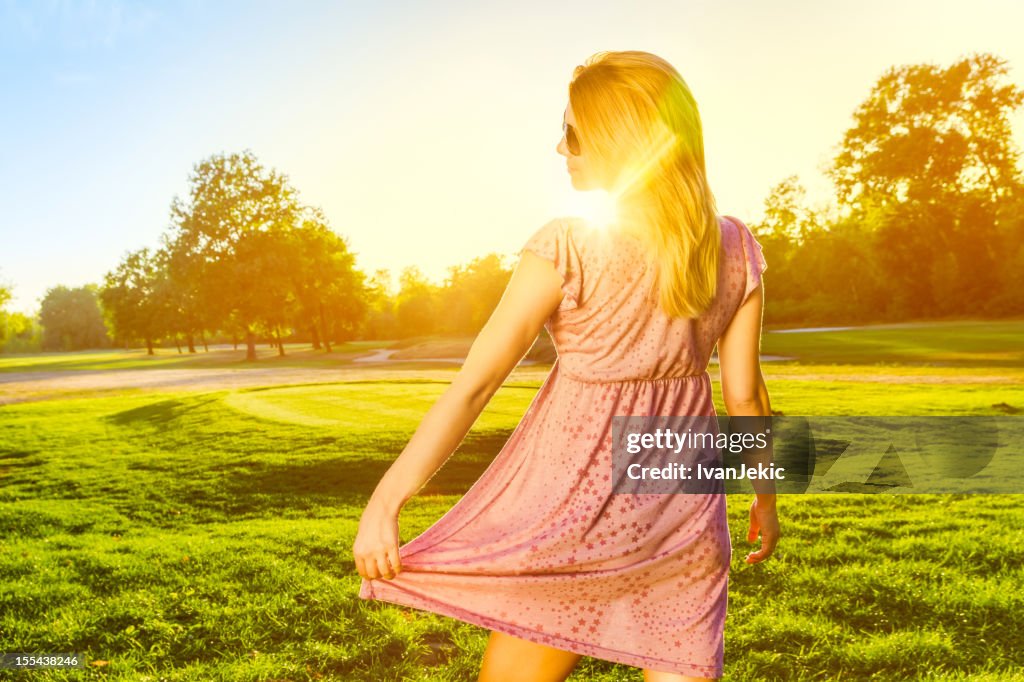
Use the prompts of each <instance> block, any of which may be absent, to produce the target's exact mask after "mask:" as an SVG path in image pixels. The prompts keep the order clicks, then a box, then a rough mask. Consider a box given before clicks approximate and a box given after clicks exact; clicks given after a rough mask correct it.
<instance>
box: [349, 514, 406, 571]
mask: <svg viewBox="0 0 1024 682" xmlns="http://www.w3.org/2000/svg"><path fill="white" fill-rule="evenodd" d="M352 555H353V556H354V557H355V560H356V570H357V571H359V575H361V576H362V577H364V578H366V579H367V580H379V579H380V578H384V579H385V580H390V579H391V578H394V577H395V576H396V575H398V574H399V572H400V571H401V570H402V561H401V557H400V556H399V554H398V512H390V511H387V510H386V509H385V508H384V507H383V506H382V505H379V504H377V503H375V502H374V500H372V499H371V500H370V503H369V504H367V505H366V509H364V510H363V516H362V518H361V519H360V520H359V531H358V533H357V534H356V540H355V542H354V543H353V544H352Z"/></svg>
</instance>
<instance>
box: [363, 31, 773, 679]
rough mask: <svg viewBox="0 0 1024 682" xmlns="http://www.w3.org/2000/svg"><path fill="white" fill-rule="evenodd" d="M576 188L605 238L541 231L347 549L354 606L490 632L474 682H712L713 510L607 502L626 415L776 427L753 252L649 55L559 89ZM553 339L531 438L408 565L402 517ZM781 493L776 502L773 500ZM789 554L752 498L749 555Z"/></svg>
mask: <svg viewBox="0 0 1024 682" xmlns="http://www.w3.org/2000/svg"><path fill="white" fill-rule="evenodd" d="M563 131H564V134H563V137H562V139H561V140H560V141H559V143H558V147H557V151H558V153H559V154H561V155H563V156H564V157H565V158H566V165H567V167H568V172H569V174H570V177H571V178H572V184H573V187H575V188H576V189H578V190H592V189H597V188H602V189H606V190H608V191H609V192H610V193H611V194H612V196H613V197H615V198H616V199H617V203H618V207H619V216H618V219H617V220H616V221H615V223H614V224H613V225H611V226H610V227H607V228H605V229H598V228H597V227H596V226H592V225H589V224H587V223H586V222H584V221H582V220H579V219H575V218H566V219H556V220H552V221H551V222H549V223H547V224H546V225H544V226H543V227H541V228H540V229H539V230H537V231H536V232H535V233H534V235H533V236H532V237H531V238H530V239H529V241H528V242H527V243H526V245H525V247H524V248H523V249H522V251H521V254H522V256H521V258H520V261H519V263H518V265H517V267H516V269H515V271H514V273H513V275H512V278H511V280H510V282H509V284H508V288H507V289H506V291H505V293H504V295H503V297H502V299H501V301H500V302H499V303H498V305H497V308H496V309H495V311H494V313H493V314H492V316H491V318H490V319H489V320H488V322H487V324H486V325H485V327H484V328H483V330H482V331H481V332H480V334H479V336H478V337H477V338H476V340H475V342H474V343H473V346H472V348H471V349H470V352H469V356H468V357H467V359H466V362H465V364H464V365H463V367H462V369H461V371H460V372H459V373H458V375H457V376H456V377H455V379H454V380H453V382H452V384H451V386H450V387H449V388H448V389H447V391H446V392H445V393H444V395H442V396H441V397H440V398H439V399H438V401H437V403H436V404H435V405H434V406H433V407H432V408H431V409H430V410H429V411H428V412H427V414H426V416H425V417H424V419H423V422H422V423H421V425H420V427H419V428H418V429H417V431H416V433H415V434H414V435H413V437H412V439H411V440H410V442H409V444H408V445H407V446H406V448H405V450H404V451H403V452H402V454H401V455H400V456H399V457H398V459H397V460H396V461H395V462H394V464H393V465H392V466H391V468H390V469H389V470H388V471H387V473H386V474H385V475H384V476H383V478H382V479H381V481H380V483H379V484H378V486H377V488H376V489H375V490H374V493H373V495H372V496H371V499H370V501H369V503H368V504H367V507H366V509H365V511H364V513H363V515H362V519H361V520H360V524H359V531H358V535H357V537H356V540H355V543H354V545H353V554H354V557H355V562H356V567H357V570H358V571H359V574H360V575H361V576H362V577H363V578H364V580H363V583H362V586H361V589H360V593H359V595H360V597H362V598H364V599H379V600H381V601H387V602H391V603H395V604H402V605H406V606H411V607H415V608H419V609H423V610H427V611H432V612H435V613H440V614H444V615H449V616H452V617H455V618H458V619H460V620H463V621H466V622H469V623H474V624H477V625H480V626H483V627H486V628H488V629H490V630H491V631H492V632H491V635H490V639H489V641H488V645H487V649H486V652H485V654H484V657H483V662H482V666H481V670H480V675H479V681H480V682H493V681H497V680H500V681H502V682H509V681H519V680H522V681H527V680H528V681H529V682H547V681H549V680H550V681H555V680H564V679H565V678H566V677H567V676H568V675H569V674H570V673H571V671H572V670H573V668H574V667H575V665H576V662H577V661H578V660H579V658H580V657H581V656H582V655H590V656H594V657H597V658H603V659H605V660H610V661H615V662H619V663H624V664H626V665H633V666H637V667H640V668H642V669H643V670H644V679H645V680H647V681H648V682H652V681H668V680H673V681H677V680H693V679H712V678H717V677H719V676H721V674H722V659H723V641H724V638H723V629H724V625H725V614H726V600H727V591H728V590H727V587H728V573H729V563H730V560H731V557H732V547H731V543H730V537H729V529H728V523H727V519H726V504H725V496H724V495H722V494H678V495H657V494H655V495H629V494H615V493H613V491H612V486H611V483H610V480H609V479H610V474H611V469H612V462H611V455H610V451H611V418H612V416H614V415H714V414H715V408H714V405H713V402H712V396H711V379H710V376H709V374H708V372H707V366H708V362H709V360H710V357H711V352H712V350H713V348H714V346H715V344H716V342H717V345H718V351H719V353H718V354H719V362H720V365H721V375H722V391H723V397H724V401H725V405H726V408H727V410H728V412H729V414H730V415H762V416H764V415H769V414H770V413H771V412H770V406H769V400H768V393H767V390H766V389H765V384H764V378H763V376H762V374H761V370H760V365H759V362H758V352H759V341H760V333H761V311H762V301H763V299H762V293H761V286H760V282H761V272H762V271H763V270H764V269H765V263H764V260H763V258H762V256H761V251H760V245H759V244H757V242H756V240H755V239H754V237H753V235H752V234H751V233H750V231H749V230H748V229H747V227H746V226H745V225H743V223H741V222H740V221H738V220H735V219H727V218H724V217H722V218H720V217H719V216H718V215H717V212H716V209H715V202H714V198H713V196H712V193H711V190H710V188H709V187H708V184H707V180H706V177H705V165H704V149H703V136H702V130H701V122H700V117H699V115H698V112H697V106H696V103H695V102H694V99H693V96H692V95H691V93H690V90H689V88H688V87H687V85H686V83H685V82H684V81H683V79H682V77H681V76H680V75H679V73H678V72H677V71H676V70H675V69H674V68H673V67H672V66H671V65H670V64H668V63H667V62H666V61H664V60H663V59H661V58H659V57H657V56H655V55H652V54H649V53H646V52H636V51H627V52H600V53H597V54H595V55H593V56H592V57H590V58H589V59H588V60H587V61H586V63H585V64H584V65H582V66H578V67H577V68H576V70H575V72H574V74H573V79H572V82H571V83H570V84H569V102H568V106H567V107H566V109H565V118H564V121H563ZM542 327H546V328H547V329H548V331H549V332H550V333H551V336H552V339H553V341H554V344H555V347H556V349H557V351H558V359H557V360H556V362H555V364H554V366H553V367H552V369H551V372H550V373H549V374H548V376H547V379H546V380H545V382H544V384H543V386H542V387H541V389H540V391H538V393H537V395H536V396H535V398H534V400H533V402H532V403H531V404H530V407H529V409H528V410H527V412H526V414H525V415H524V416H523V419H522V421H521V422H520V424H519V426H518V427H517V428H516V430H515V431H514V432H513V434H512V435H511V437H510V438H509V440H508V442H507V443H506V444H505V447H504V448H503V449H502V451H501V452H500V453H499V454H498V455H497V456H496V457H495V459H494V461H493V462H492V463H491V465H490V466H489V467H488V468H487V470H486V471H485V472H484V473H483V474H482V475H481V477H480V479H479V480H478V481H477V482H476V483H475V484H474V485H473V487H472V488H471V489H470V490H469V491H468V492H467V493H466V495H465V496H464V497H463V498H462V499H461V500H459V502H458V503H457V504H456V505H455V506H454V507H453V508H452V509H451V510H449V512H448V513H447V514H445V515H444V516H443V517H442V518H441V519H440V520H439V521H438V522H437V523H435V524H434V525H433V526H431V527H430V528H429V529H427V530H426V531H425V532H424V533H423V534H421V535H420V536H419V537H417V538H415V539H413V540H412V541H411V542H409V543H407V544H405V545H403V546H402V547H399V546H398V538H399V535H398V521H397V519H398V513H399V510H400V509H401V507H402V505H403V504H404V503H405V502H406V501H407V500H408V499H409V498H410V497H411V496H412V495H413V494H415V493H416V491H417V490H419V489H420V487H421V486H422V485H423V484H424V483H425V482H426V481H427V480H428V479H429V478H430V477H431V476H432V475H433V474H434V472H435V471H436V470H437V469H439V468H440V466H441V465H442V464H443V463H444V461H445V460H446V459H447V458H448V457H449V456H450V455H451V454H452V452H453V451H454V450H455V448H456V447H457V446H458V445H459V443H460V442H461V441H462V439H463V437H464V436H465V434H466V433H467V432H468V430H469V428H470V426H472V424H473V423H474V422H475V421H476V419H477V417H478V415H479V414H480V412H481V411H482V410H483V408H484V407H485V406H486V405H487V402H488V400H489V399H490V398H491V396H492V395H494V393H495V391H497V390H498V388H499V387H500V386H501V384H502V382H503V381H504V379H505V378H506V377H507V376H508V374H509V372H510V371H511V370H512V369H513V368H514V367H515V366H516V364H517V363H518V362H519V360H520V359H521V358H522V357H523V355H524V354H525V353H526V352H527V351H528V350H529V349H530V347H531V345H532V344H533V342H534V341H535V340H536V338H537V335H538V333H539V332H540V330H541V328H542ZM772 490H774V489H772ZM758 534H760V535H761V548H760V549H759V550H758V551H755V552H752V553H750V554H748V555H747V557H746V561H747V563H757V562H760V561H763V560H765V559H767V558H768V557H769V556H770V555H771V553H772V551H773V550H774V547H775V544H776V542H777V539H778V537H779V525H778V519H777V516H776V512H775V495H774V493H773V492H772V493H758V494H756V495H755V499H754V501H753V503H752V505H751V508H750V530H749V532H748V536H747V537H748V541H750V542H754V541H755V540H756V539H757V536H758Z"/></svg>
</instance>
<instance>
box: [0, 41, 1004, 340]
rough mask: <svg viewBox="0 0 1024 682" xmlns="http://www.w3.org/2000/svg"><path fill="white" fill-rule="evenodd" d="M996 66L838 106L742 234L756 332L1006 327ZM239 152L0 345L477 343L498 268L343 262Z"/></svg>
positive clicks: (893, 85) (972, 62) (12, 328)
mask: <svg viewBox="0 0 1024 682" xmlns="http://www.w3.org/2000/svg"><path fill="white" fill-rule="evenodd" d="M1006 76H1007V65H1006V62H1005V61H1004V60H1002V59H1000V58H998V57H995V56H993V55H990V54H985V53H982V54H972V55H970V56H967V57H964V58H962V59H960V60H959V61H957V62H955V63H954V64H952V65H950V66H948V67H945V68H943V67H940V66H937V65H934V64H914V65H907V66H901V67H893V68H891V69H889V70H888V71H887V72H886V73H885V74H883V76H882V77H881V78H880V79H879V80H878V81H877V82H876V83H875V85H874V87H873V88H872V90H871V92H870V93H869V95H868V97H867V98H866V99H865V100H864V101H863V102H862V103H861V105H860V106H859V107H858V108H857V109H856V110H855V112H854V115H853V120H854V125H853V126H852V127H851V128H849V129H848V130H847V131H846V132H845V134H844V135H843V138H842V142H841V144H840V145H839V147H838V150H837V151H836V153H835V155H834V157H833V159H832V161H831V163H830V166H829V167H828V169H827V173H828V175H829V177H830V178H831V180H832V181H833V183H834V185H835V197H834V200H833V201H832V202H831V203H830V204H828V205H826V206H824V207H813V208H812V207H810V206H808V204H807V202H806V190H805V189H804V187H803V185H802V184H801V183H800V180H799V178H798V177H796V176H789V177H787V178H785V179H783V180H782V181H781V182H779V183H778V184H777V185H776V186H774V187H773V188H772V189H771V191H770V192H769V195H768V197H767V199H766V200H765V212H764V214H765V215H764V219H763V220H761V221H760V222H752V223H751V227H752V229H753V230H754V233H755V235H757V237H758V239H759V240H760V242H761V244H762V246H763V247H764V255H765V259H766V261H767V262H768V264H769V271H768V273H766V275H765V283H766V301H767V302H766V306H765V314H764V320H765V324H766V325H790V324H821V323H837V322H842V323H850V322H885V321H897V320H909V319H918V320H922V319H934V318H950V317H964V316H967V317H1003V316H1014V315H1021V314H1024V296H1022V295H1021V293H1020V292H1021V291H1022V290H1024V210H1022V209H1024V183H1022V178H1021V170H1020V166H1019V159H1020V152H1019V150H1017V149H1016V147H1015V146H1014V144H1013V141H1012V130H1011V126H1010V116H1011V115H1012V113H1013V112H1014V111H1015V110H1016V109H1017V108H1019V107H1020V105H1021V104H1022V102H1024V90H1021V89H1020V88H1018V87H1017V86H1015V85H1014V84H1012V83H1008V82H1006ZM297 196H298V195H297V192H296V190H295V189H294V188H293V187H291V185H290V184H289V183H288V180H287V178H286V177H285V176H284V175H282V174H280V173H279V172H277V171H275V170H273V169H268V168H266V167H264V166H263V165H262V164H261V163H260V162H259V161H258V160H257V159H256V158H255V156H253V155H252V153H250V152H243V153H237V154H229V155H224V154H222V155H215V156H212V157H210V158H208V159H206V160H204V161H202V162H201V163H199V164H197V166H196V167H195V168H194V172H193V174H192V176H191V177H190V189H189V195H188V197H187V198H186V199H184V200H180V199H178V198H177V197H176V198H175V199H174V201H173V202H172V207H171V226H170V229H169V230H168V232H166V233H165V234H164V235H163V237H162V238H161V242H162V245H161V247H160V248H158V249H149V248H144V249H140V250H138V251H134V252H130V253H128V254H126V255H125V256H124V258H123V260H122V261H121V263H120V264H119V265H118V267H117V268H116V269H115V270H113V271H112V272H109V273H107V275H106V277H105V278H104V282H103V283H102V285H89V286H86V287H79V288H77V289H68V288H66V287H55V288H53V289H51V290H50V291H48V292H47V295H46V297H45V298H44V300H43V302H42V306H41V309H40V314H39V316H38V318H37V319H33V318H30V317H28V316H25V315H21V314H18V313H4V312H3V306H4V303H5V302H6V301H7V300H8V299H9V294H10V292H9V288H5V287H3V286H2V285H0V349H4V350H6V351H8V352H18V351H26V350H32V349H33V346H34V345H37V346H41V347H42V348H43V349H58V350H60V349H64V350H70V349H77V348H87V347H101V346H103V345H110V344H118V345H133V344H140V345H144V346H146V347H147V348H149V349H150V352H152V348H153V346H154V344H159V343H161V342H168V341H170V342H171V343H176V344H179V345H183V346H185V347H187V348H188V350H189V351H190V352H194V351H195V345H196V342H197V339H198V340H199V341H200V342H205V341H206V340H207V339H208V338H215V339H218V340H220V341H224V340H225V339H230V340H232V341H235V342H236V343H237V342H238V341H239V340H241V341H244V342H245V344H246V346H247V349H248V352H247V357H249V358H255V344H256V342H257V340H258V339H262V340H268V339H269V340H270V341H271V342H272V343H274V344H275V345H276V346H277V348H278V349H279V353H281V354H284V341H303V342H307V341H308V342H309V343H311V344H312V346H313V347H314V348H318V349H319V348H323V349H325V350H327V351H330V350H331V346H332V344H336V343H341V342H344V341H347V340H352V339H396V338H406V337H410V336H421V335H431V334H452V335H470V334H475V333H477V332H478V331H479V330H480V329H481V328H482V327H483V324H484V323H485V322H486V320H487V318H488V317H489V315H490V313H491V311H492V310H493V309H494V307H495V305H496V304H497V302H498V300H499V299H500V298H501V294H502V292H503V291H504V288H505V286H506V285H507V283H508V280H509V278H510V276H511V270H510V268H509V267H507V266H506V265H505V264H504V262H503V260H504V259H503V257H502V256H500V255H498V254H493V253H492V254H488V255H487V256H484V257H482V258H477V259H475V260H473V261H472V262H471V263H469V264H467V265H464V266H454V267H451V268H449V276H448V278H447V279H446V281H445V282H444V283H443V284H442V285H440V286H439V285H435V284H433V283H431V282H430V281H428V280H427V279H426V278H425V277H424V276H423V274H422V273H421V272H420V270H419V269H418V268H416V267H415V266H411V267H408V268H406V269H405V270H403V271H402V273H401V275H400V277H399V287H398V293H397V294H395V295H391V294H390V293H389V292H390V291H391V286H390V285H391V282H390V273H388V272H387V271H386V270H378V271H376V272H375V273H374V274H373V275H372V276H368V275H366V274H365V273H363V272H362V271H361V270H360V269H359V268H357V267H356V265H355V257H354V254H353V253H352V252H351V251H350V250H349V248H348V244H347V242H346V240H345V239H344V238H342V237H341V236H339V235H338V234H336V233H335V232H334V231H333V230H332V229H331V228H330V227H329V226H328V224H327V221H326V219H325V218H324V216H323V214H322V212H321V211H319V210H318V209H315V208H311V207H309V206H305V205H303V204H302V203H301V202H299V201H298V198H297Z"/></svg>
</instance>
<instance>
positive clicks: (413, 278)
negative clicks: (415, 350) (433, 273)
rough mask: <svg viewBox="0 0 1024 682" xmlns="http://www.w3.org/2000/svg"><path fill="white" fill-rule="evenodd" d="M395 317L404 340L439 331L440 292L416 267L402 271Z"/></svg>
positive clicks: (411, 266)
mask: <svg viewBox="0 0 1024 682" xmlns="http://www.w3.org/2000/svg"><path fill="white" fill-rule="evenodd" d="M399 286H400V289H399V291H398V297H397V301H396V305H395V317H396V318H397V319H398V327H399V330H398V331H399V335H400V336H401V337H403V338H407V337H410V336H423V335H426V334H433V333H434V332H435V331H436V330H437V317H438V312H440V310H439V306H438V291H437V287H436V286H435V285H433V284H431V283H430V281H428V280H427V278H426V277H424V276H423V273H422V272H420V269H419V268H418V267H416V266H415V265H410V266H409V267H407V268H405V269H404V270H402V274H401V276H400V277H399Z"/></svg>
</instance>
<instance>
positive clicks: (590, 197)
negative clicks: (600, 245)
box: [565, 189, 618, 230]
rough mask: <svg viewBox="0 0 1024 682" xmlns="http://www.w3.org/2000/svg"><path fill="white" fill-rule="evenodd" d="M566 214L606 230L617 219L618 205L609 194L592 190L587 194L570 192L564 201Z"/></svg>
mask: <svg viewBox="0 0 1024 682" xmlns="http://www.w3.org/2000/svg"><path fill="white" fill-rule="evenodd" d="M565 208H566V212H568V213H569V214H571V215H574V216H579V217H580V218H583V219H584V220H585V221H587V223H589V224H591V225H593V226H594V227H597V228H599V229H602V230H603V229H607V228H608V226H609V225H612V224H613V223H614V222H615V221H616V219H617V218H618V205H617V204H616V202H615V199H614V198H613V197H612V195H611V194H609V193H608V192H606V191H604V190H602V189H594V190H590V191H588V192H578V191H573V192H570V193H569V195H568V196H567V197H566V199H565Z"/></svg>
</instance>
